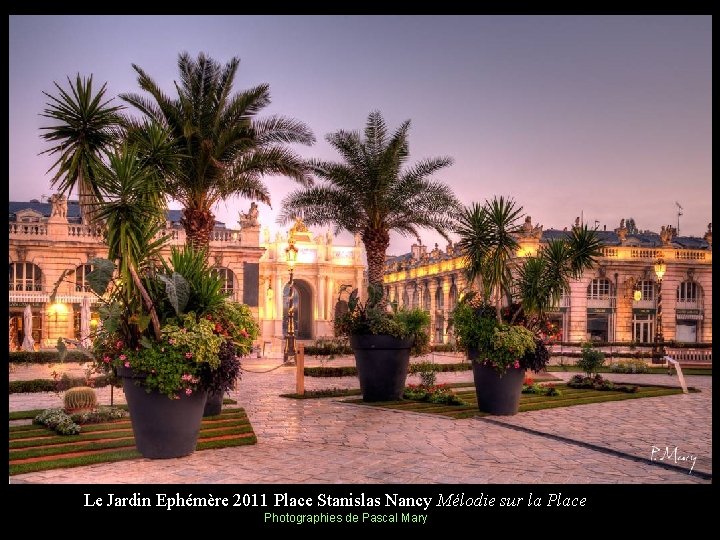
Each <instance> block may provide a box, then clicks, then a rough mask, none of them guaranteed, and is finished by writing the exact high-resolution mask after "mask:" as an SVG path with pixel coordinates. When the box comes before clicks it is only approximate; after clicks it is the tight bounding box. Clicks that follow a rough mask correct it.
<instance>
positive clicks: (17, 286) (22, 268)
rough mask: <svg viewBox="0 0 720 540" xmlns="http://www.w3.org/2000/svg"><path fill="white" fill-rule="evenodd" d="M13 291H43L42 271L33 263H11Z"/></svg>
mask: <svg viewBox="0 0 720 540" xmlns="http://www.w3.org/2000/svg"><path fill="white" fill-rule="evenodd" d="M9 266H10V290H11V291H42V271H41V270H40V267H39V266H37V265H36V264H33V263H24V262H16V263H10V265H9Z"/></svg>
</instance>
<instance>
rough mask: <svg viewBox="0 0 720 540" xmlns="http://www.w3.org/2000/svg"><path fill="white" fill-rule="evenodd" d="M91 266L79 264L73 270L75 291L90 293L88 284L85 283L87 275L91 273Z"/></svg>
mask: <svg viewBox="0 0 720 540" xmlns="http://www.w3.org/2000/svg"><path fill="white" fill-rule="evenodd" d="M92 270H93V266H92V264H81V265H80V266H78V267H77V268H76V269H75V291H76V292H90V291H91V289H90V284H89V283H88V281H87V275H88V274H89V273H90V272H92Z"/></svg>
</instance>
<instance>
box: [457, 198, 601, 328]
mask: <svg viewBox="0 0 720 540" xmlns="http://www.w3.org/2000/svg"><path fill="white" fill-rule="evenodd" d="M522 210H523V208H522V206H517V203H516V202H515V200H513V199H512V198H508V199H506V198H505V197H499V198H498V197H495V198H494V199H493V200H491V201H490V200H488V201H485V204H484V205H480V204H478V203H472V204H471V205H470V206H467V207H465V208H464V209H463V210H462V211H461V212H460V215H459V217H458V219H457V222H456V224H455V232H456V233H457V234H458V236H459V241H458V243H457V246H458V248H459V249H460V251H461V253H463V254H464V256H465V259H466V265H467V266H466V268H467V274H468V279H469V281H471V282H472V281H473V280H475V278H477V277H478V276H479V277H480V279H481V283H482V293H483V298H484V300H485V302H486V303H487V304H490V305H493V306H494V307H495V312H496V317H497V320H498V322H501V320H502V318H501V307H502V301H503V298H506V299H507V303H508V305H509V304H512V303H513V301H519V303H520V304H521V305H522V308H523V311H524V312H525V313H526V314H528V315H535V316H537V317H538V319H541V318H542V316H543V315H544V314H545V312H547V311H548V310H549V309H550V308H552V307H553V306H557V305H558V304H559V302H560V298H561V297H562V295H563V294H566V293H568V292H569V291H570V279H571V278H574V279H578V278H580V277H581V276H582V274H583V272H584V271H585V270H588V269H591V268H593V266H595V264H596V263H597V261H596V257H599V256H600V254H601V252H600V247H601V244H600V239H599V238H598V236H597V234H596V233H595V231H591V230H588V228H587V225H583V226H581V227H574V228H573V229H572V231H571V232H570V233H569V234H568V236H567V237H566V238H563V239H554V240H550V241H549V242H548V243H547V244H545V245H543V246H542V247H541V248H540V249H539V250H538V252H537V254H536V255H535V256H534V257H526V258H523V259H522V261H519V260H518V259H517V258H516V253H517V249H518V243H517V241H516V240H515V238H514V234H515V233H517V232H518V231H519V230H520V227H519V225H518V220H519V219H520V217H521V216H522ZM517 313H518V312H516V313H515V315H517Z"/></svg>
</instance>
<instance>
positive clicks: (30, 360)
mask: <svg viewBox="0 0 720 540" xmlns="http://www.w3.org/2000/svg"><path fill="white" fill-rule="evenodd" d="M8 359H9V360H10V362H12V363H18V364H23V363H24V364H59V363H61V362H68V363H69V362H76V363H83V362H90V361H92V358H90V357H89V356H87V355H85V354H83V353H81V352H80V351H67V353H66V354H65V358H64V359H63V360H60V356H59V353H58V352H57V351H12V352H10V355H9V357H8Z"/></svg>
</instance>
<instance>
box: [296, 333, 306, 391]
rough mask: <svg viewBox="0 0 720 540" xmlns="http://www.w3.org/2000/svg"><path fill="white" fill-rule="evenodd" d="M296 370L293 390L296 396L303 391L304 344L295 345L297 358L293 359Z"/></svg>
mask: <svg viewBox="0 0 720 540" xmlns="http://www.w3.org/2000/svg"><path fill="white" fill-rule="evenodd" d="M295 364H296V365H297V371H296V372H295V392H296V393H297V395H298V396H302V395H303V394H304V393H305V345H303V344H302V343H299V344H298V345H297V358H296V359H295Z"/></svg>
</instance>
